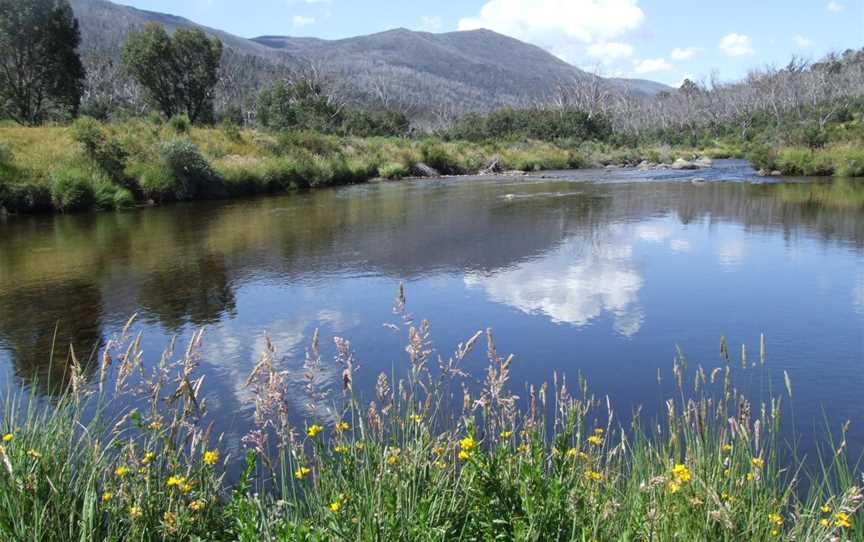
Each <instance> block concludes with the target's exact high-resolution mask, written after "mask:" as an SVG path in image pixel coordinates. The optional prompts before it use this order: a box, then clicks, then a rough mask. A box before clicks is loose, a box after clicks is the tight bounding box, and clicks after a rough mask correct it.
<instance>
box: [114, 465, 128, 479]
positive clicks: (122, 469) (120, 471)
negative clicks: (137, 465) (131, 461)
mask: <svg viewBox="0 0 864 542" xmlns="http://www.w3.org/2000/svg"><path fill="white" fill-rule="evenodd" d="M128 472H129V467H127V466H125V465H121V466H119V467H117V468H116V469H115V470H114V475H115V476H117V478H123V477H124V476H126V474H127V473H128Z"/></svg>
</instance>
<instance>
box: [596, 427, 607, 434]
mask: <svg viewBox="0 0 864 542" xmlns="http://www.w3.org/2000/svg"><path fill="white" fill-rule="evenodd" d="M603 433H605V431H604V430H603V428H602V427H598V428H597V429H595V430H594V434H595V435H602V434H603Z"/></svg>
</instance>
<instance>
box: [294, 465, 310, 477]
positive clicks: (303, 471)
mask: <svg viewBox="0 0 864 542" xmlns="http://www.w3.org/2000/svg"><path fill="white" fill-rule="evenodd" d="M311 472H312V469H310V468H309V467H297V470H295V471H294V478H297V479H298V480H302V479H303V478H306V476H308V475H309V473H311Z"/></svg>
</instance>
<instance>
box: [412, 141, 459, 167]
mask: <svg viewBox="0 0 864 542" xmlns="http://www.w3.org/2000/svg"><path fill="white" fill-rule="evenodd" d="M420 157H421V159H422V160H423V163H425V164H426V165H427V166H429V167H432V168H435V169H437V170H438V171H439V172H441V173H443V174H445V175H458V174H460V173H462V172H463V171H462V168H460V167H459V164H458V163H457V160H456V158H455V157H454V156H453V155H452V154H451V153H450V151H449V150H448V149H447V148H446V147H445V146H444V144H442V143H438V142H436V141H432V140H426V141H424V142H423V143H422V144H421V145H420Z"/></svg>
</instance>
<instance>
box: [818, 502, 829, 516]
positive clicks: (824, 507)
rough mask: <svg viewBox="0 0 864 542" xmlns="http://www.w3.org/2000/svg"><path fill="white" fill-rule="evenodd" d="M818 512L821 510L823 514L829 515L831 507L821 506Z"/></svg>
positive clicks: (827, 505)
mask: <svg viewBox="0 0 864 542" xmlns="http://www.w3.org/2000/svg"><path fill="white" fill-rule="evenodd" d="M819 510H821V511H822V513H823V514H830V513H831V505H830V504H827V503H826V504H823V505H822V506H820V507H819Z"/></svg>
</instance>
